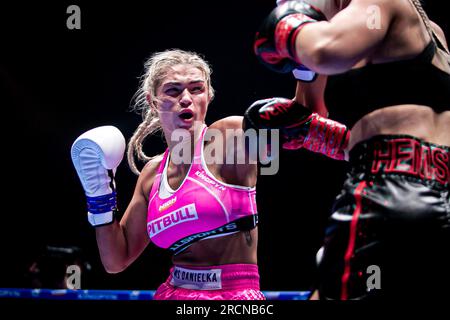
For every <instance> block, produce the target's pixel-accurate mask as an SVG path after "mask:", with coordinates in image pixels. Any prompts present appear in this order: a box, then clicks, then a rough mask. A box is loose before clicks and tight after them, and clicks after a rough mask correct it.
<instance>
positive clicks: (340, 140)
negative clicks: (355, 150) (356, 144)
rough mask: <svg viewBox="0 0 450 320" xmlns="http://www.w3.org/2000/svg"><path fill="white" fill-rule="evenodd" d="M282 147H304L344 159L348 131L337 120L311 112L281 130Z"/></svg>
mask: <svg viewBox="0 0 450 320" xmlns="http://www.w3.org/2000/svg"><path fill="white" fill-rule="evenodd" d="M283 133H284V138H285V139H286V140H287V141H286V142H284V143H283V149H288V150H296V149H299V148H305V149H307V150H310V151H313V152H318V153H321V154H324V155H326V156H327V157H329V158H333V159H336V160H346V157H345V149H346V148H347V146H348V141H349V139H350V131H349V130H348V129H347V127H346V126H345V125H343V124H341V123H339V122H336V121H334V120H331V119H327V118H324V117H321V116H319V115H318V114H317V113H312V114H311V115H310V116H309V118H308V119H307V120H306V121H304V122H302V123H298V124H297V125H294V126H291V127H289V128H286V129H285V130H283Z"/></svg>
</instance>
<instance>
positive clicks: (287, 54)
mask: <svg viewBox="0 0 450 320" xmlns="http://www.w3.org/2000/svg"><path fill="white" fill-rule="evenodd" d="M323 20H326V17H325V15H324V14H323V13H322V12H321V11H320V10H318V9H316V8H314V7H312V6H311V5H309V4H308V3H305V2H303V1H300V0H292V1H286V2H285V3H283V4H281V5H279V6H278V7H276V8H275V9H274V10H272V12H271V13H270V14H269V16H268V17H267V18H266V19H265V20H264V21H263V23H262V25H261V27H260V29H259V31H258V32H257V33H256V38H255V43H254V51H255V54H256V56H257V57H258V60H259V61H260V62H261V63H262V64H263V65H265V66H266V67H268V68H269V69H271V70H272V71H275V72H280V73H287V72H291V71H292V70H294V69H295V68H297V67H298V66H299V65H301V62H300V61H298V60H297V58H296V56H297V55H296V54H295V39H296V36H297V34H298V32H299V31H300V30H301V28H302V27H303V26H305V25H306V24H307V23H311V22H317V21H323Z"/></svg>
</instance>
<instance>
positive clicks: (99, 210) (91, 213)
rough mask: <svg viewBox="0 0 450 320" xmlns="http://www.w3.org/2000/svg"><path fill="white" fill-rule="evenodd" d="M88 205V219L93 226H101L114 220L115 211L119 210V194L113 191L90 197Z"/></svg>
mask: <svg viewBox="0 0 450 320" xmlns="http://www.w3.org/2000/svg"><path fill="white" fill-rule="evenodd" d="M86 198H87V205H88V221H89V223H90V224H91V225H93V226H100V225H104V224H108V223H111V222H112V221H113V220H114V213H115V212H116V210H117V196H116V192H115V191H113V192H112V193H110V194H106V195H102V196H97V197H89V196H86Z"/></svg>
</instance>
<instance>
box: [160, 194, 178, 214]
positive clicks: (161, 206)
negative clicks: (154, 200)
mask: <svg viewBox="0 0 450 320" xmlns="http://www.w3.org/2000/svg"><path fill="white" fill-rule="evenodd" d="M176 201H177V197H175V198H172V199H170V200H169V201H166V202H164V203H163V204H162V205H160V206H159V208H158V210H159V212H161V211H164V210H166V209H167V208H169V207H170V206H171V205H173V204H174V203H175V202H176Z"/></svg>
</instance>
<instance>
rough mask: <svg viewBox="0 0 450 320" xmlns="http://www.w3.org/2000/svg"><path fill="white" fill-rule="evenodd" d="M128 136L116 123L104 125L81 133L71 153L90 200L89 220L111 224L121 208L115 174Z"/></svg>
mask: <svg viewBox="0 0 450 320" xmlns="http://www.w3.org/2000/svg"><path fill="white" fill-rule="evenodd" d="M124 151H125V138H124V137H123V135H122V133H121V132H120V131H119V129H117V128H116V127H113V126H102V127H97V128H94V129H92V130H89V131H87V132H85V133H83V134H82V135H81V136H79V137H78V138H77V139H76V140H75V142H74V143H73V145H72V148H71V157H72V162H73V165H74V167H75V169H76V171H77V174H78V177H79V178H80V181H81V184H82V186H83V189H84V192H85V193H86V198H87V203H88V221H89V223H90V224H91V225H93V226H100V225H105V224H109V223H111V222H112V221H113V220H114V213H115V211H116V210H117V200H116V192H115V181H114V174H115V171H116V168H117V167H118V166H119V164H120V162H121V161H122V158H123V155H124Z"/></svg>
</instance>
